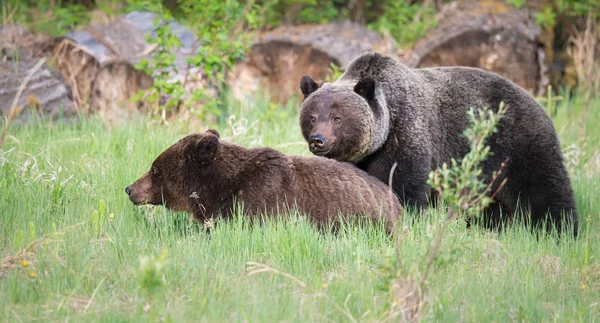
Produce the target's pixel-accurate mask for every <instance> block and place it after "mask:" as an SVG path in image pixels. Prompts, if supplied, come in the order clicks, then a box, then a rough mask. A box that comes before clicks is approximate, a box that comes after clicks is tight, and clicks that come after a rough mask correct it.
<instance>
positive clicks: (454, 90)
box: [299, 53, 578, 235]
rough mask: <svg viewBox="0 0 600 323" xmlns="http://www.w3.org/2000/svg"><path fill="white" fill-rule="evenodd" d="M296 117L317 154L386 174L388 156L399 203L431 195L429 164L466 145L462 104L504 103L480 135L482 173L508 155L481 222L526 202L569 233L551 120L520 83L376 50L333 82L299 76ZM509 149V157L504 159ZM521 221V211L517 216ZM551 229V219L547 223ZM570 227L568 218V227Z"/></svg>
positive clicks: (571, 213) (571, 210)
mask: <svg viewBox="0 0 600 323" xmlns="http://www.w3.org/2000/svg"><path fill="white" fill-rule="evenodd" d="M300 83H301V84H300V88H301V91H302V93H303V95H304V99H303V102H302V105H301V107H300V112H299V119H300V126H301V130H302V135H303V136H304V138H305V139H306V140H307V142H308V143H309V149H310V150H311V151H312V152H313V153H314V154H315V155H319V156H325V157H328V158H332V159H336V160H338V161H345V162H351V163H355V164H357V165H358V167H359V168H361V169H363V170H365V171H367V172H368V173H369V174H371V175H373V176H375V177H377V178H379V179H380V180H382V181H385V182H386V183H387V181H388V176H389V175H390V170H391V168H392V165H393V164H394V163H395V162H397V163H398V166H397V168H396V170H395V172H394V174H393V183H392V186H393V189H394V192H395V193H396V194H397V195H398V196H399V197H400V200H401V202H402V203H403V205H404V206H407V205H408V206H413V207H414V206H416V207H418V208H421V207H423V206H426V205H427V204H428V202H429V200H430V199H431V197H432V192H431V188H430V187H429V186H428V184H427V179H428V174H429V172H430V171H432V170H435V169H436V168H438V167H440V166H442V164H443V163H448V164H449V162H450V160H451V158H455V159H457V160H458V159H460V158H461V157H463V156H464V155H465V154H466V153H468V151H469V145H468V141H467V139H466V138H465V137H464V136H463V135H462V134H463V131H464V130H465V129H466V128H467V127H469V126H470V125H471V124H470V119H469V118H468V115H467V111H468V109H469V108H470V107H473V108H475V109H476V111H477V109H479V108H482V107H488V108H491V109H492V110H493V111H494V112H497V111H498V108H499V104H500V102H501V101H502V102H504V104H505V105H506V112H505V115H504V116H503V118H502V119H501V122H500V125H499V128H498V132H497V133H495V134H493V135H491V136H490V137H489V138H488V141H487V144H488V145H489V146H490V150H491V152H492V155H491V156H490V157H489V158H488V160H487V161H486V162H484V164H483V165H482V166H483V178H484V180H487V181H490V180H491V176H492V172H493V171H496V170H498V169H499V168H500V167H501V165H502V163H503V162H504V161H506V160H508V162H507V163H506V165H505V167H504V169H503V170H502V174H501V176H500V177H499V178H498V179H497V180H496V181H495V182H494V183H495V184H494V186H493V187H492V190H491V192H495V191H496V190H497V189H498V188H499V185H500V183H501V182H502V181H503V180H504V179H505V178H506V179H507V182H506V184H505V186H504V187H503V188H502V189H501V190H500V191H499V192H498V193H497V195H496V196H495V201H496V203H495V204H493V205H492V206H491V207H489V208H488V209H487V210H486V214H485V216H484V217H483V219H484V221H485V222H484V224H485V225H486V226H493V227H498V225H499V224H501V223H503V222H504V219H501V215H500V211H502V214H503V216H504V217H505V218H512V216H513V215H514V214H515V212H516V211H517V210H521V211H524V210H525V207H526V208H527V210H529V211H530V212H531V218H530V219H531V221H532V222H533V223H532V224H533V225H532V226H533V227H536V226H538V225H540V224H543V222H544V220H545V219H546V214H547V212H548V213H549V218H550V219H551V220H553V221H549V222H545V223H546V224H547V225H550V224H552V223H553V224H554V225H556V226H561V225H566V224H567V223H568V222H570V227H571V228H574V229H575V231H574V233H575V235H577V222H578V220H577V212H576V209H575V202H574V198H573V189H572V187H571V183H570V180H569V176H568V173H567V170H566V168H565V166H564V165H563V156H562V153H561V149H560V143H559V140H558V138H557V134H556V131H555V129H554V126H553V124H552V120H551V119H550V118H549V117H548V115H547V114H546V112H545V111H544V109H543V108H542V107H541V106H540V105H539V103H538V102H537V101H536V100H535V99H534V98H533V97H532V96H531V95H530V94H528V93H527V92H525V91H524V90H523V89H521V88H520V87H518V86H517V85H515V84H514V83H512V82H511V81H509V80H507V79H505V78H502V77H501V76H499V75H497V74H495V73H492V72H487V71H484V70H482V69H478V68H470V67H435V68H421V69H412V68H408V67H407V66H405V65H403V64H401V63H400V62H398V61H397V60H395V59H394V58H391V57H387V56H383V55H381V54H379V53H367V54H363V55H361V56H359V57H357V58H355V59H354V60H353V62H351V63H350V64H349V66H348V67H347V69H346V71H345V72H344V73H343V74H342V75H341V76H340V78H339V79H338V80H336V81H335V82H333V83H324V84H322V85H319V84H317V83H316V82H315V81H314V80H313V79H312V78H311V77H310V76H308V75H305V76H304V77H303V78H302V80H301V82H300ZM507 158H508V159H507ZM525 220H527V219H525ZM548 228H550V227H548ZM566 228H568V227H566Z"/></svg>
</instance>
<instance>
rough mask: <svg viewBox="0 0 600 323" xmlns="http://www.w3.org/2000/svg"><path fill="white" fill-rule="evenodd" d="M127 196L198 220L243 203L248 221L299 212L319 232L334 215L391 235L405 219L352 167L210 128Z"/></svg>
mask: <svg viewBox="0 0 600 323" xmlns="http://www.w3.org/2000/svg"><path fill="white" fill-rule="evenodd" d="M125 192H126V193H127V194H128V195H129V198H130V199H131V201H132V202H133V203H134V204H136V205H141V204H146V203H148V204H153V205H165V206H166V207H167V208H169V209H171V210H175V211H186V212H189V213H191V214H193V215H194V217H195V218H196V219H198V220H206V219H211V218H216V217H219V216H223V217H225V218H227V217H230V216H231V215H232V213H233V212H234V211H233V210H234V204H236V202H237V203H240V202H241V203H242V207H243V210H244V212H245V213H246V214H247V215H249V216H251V217H254V216H256V215H261V214H267V215H269V216H276V215H278V214H279V213H282V212H283V213H289V211H290V210H293V209H297V210H299V211H300V212H301V213H303V214H307V215H308V218H310V219H311V220H312V221H313V222H314V223H315V224H317V225H318V227H320V228H324V227H325V226H326V225H327V224H328V223H329V222H331V221H334V220H336V219H338V215H343V216H344V217H346V218H349V217H352V218H356V217H353V215H357V216H358V215H361V214H367V215H368V216H369V218H370V219H371V220H373V221H376V220H378V219H382V220H383V221H382V222H383V223H384V224H385V226H386V230H387V232H388V233H391V231H392V228H393V226H394V223H395V221H396V219H398V217H399V216H400V215H401V213H402V207H401V205H400V203H399V201H398V199H397V198H396V196H395V195H394V194H393V193H392V192H391V190H390V189H389V188H388V186H387V185H385V184H384V183H382V182H381V181H379V180H378V179H376V178H374V177H371V176H369V175H368V174H367V173H366V172H364V171H362V170H360V169H358V168H357V167H355V166H354V165H352V164H349V163H341V162H337V161H335V160H331V159H327V158H323V157H304V156H287V155H284V154H283V153H281V152H279V151H276V150H273V149H270V148H254V149H247V148H244V147H241V146H238V145H235V144H232V143H228V142H224V141H221V140H220V136H219V133H218V132H217V131H216V130H212V129H210V130H208V131H206V132H205V133H197V134H192V135H188V136H186V137H184V138H183V139H181V140H179V141H178V142H176V143H175V144H173V145H172V146H171V147H169V148H168V149H167V150H166V151H164V152H163V153H162V154H160V155H159V156H158V157H157V158H156V160H155V161H154V162H153V163H152V167H151V168H150V171H148V172H147V173H146V174H144V175H143V176H142V177H141V178H140V179H138V180H137V181H136V182H135V183H134V184H133V185H131V186H129V187H127V188H126V189H125Z"/></svg>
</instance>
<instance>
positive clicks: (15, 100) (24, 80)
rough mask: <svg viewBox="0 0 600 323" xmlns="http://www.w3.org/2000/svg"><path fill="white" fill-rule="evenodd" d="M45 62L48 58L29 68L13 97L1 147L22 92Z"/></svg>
mask: <svg viewBox="0 0 600 323" xmlns="http://www.w3.org/2000/svg"><path fill="white" fill-rule="evenodd" d="M45 62H46V58H41V59H40V60H39V61H38V62H37V63H36V64H35V66H33V68H32V69H31V70H29V73H28V74H27V76H25V78H24V79H23V82H21V85H20V86H19V90H18V91H17V94H16V95H15V98H14V99H13V102H12V105H11V107H10V112H9V114H8V120H6V124H5V125H4V129H3V130H2V135H0V148H2V145H3V144H4V138H5V137H6V133H7V132H8V127H10V122H11V120H12V119H13V118H14V116H15V111H16V110H17V103H19V99H20V98H21V94H23V91H24V90H25V87H26V86H27V83H29V80H30V79H31V77H32V76H33V74H34V73H35V72H36V71H37V70H38V69H39V68H40V67H41V66H42V65H43V64H44V63H45Z"/></svg>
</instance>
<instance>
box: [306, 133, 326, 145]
mask: <svg viewBox="0 0 600 323" xmlns="http://www.w3.org/2000/svg"><path fill="white" fill-rule="evenodd" d="M325 141H326V140H325V137H323V136H321V135H313V136H310V137H309V138H308V143H309V144H310V145H311V146H314V147H317V148H323V146H324V145H325Z"/></svg>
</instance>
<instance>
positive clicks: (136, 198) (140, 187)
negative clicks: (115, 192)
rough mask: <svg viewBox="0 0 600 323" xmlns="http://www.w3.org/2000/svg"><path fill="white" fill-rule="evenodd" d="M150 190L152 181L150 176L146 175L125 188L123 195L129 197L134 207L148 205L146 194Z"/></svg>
mask: <svg viewBox="0 0 600 323" xmlns="http://www.w3.org/2000/svg"><path fill="white" fill-rule="evenodd" d="M151 188H152V180H151V178H150V174H149V173H146V174H144V175H143V176H142V177H140V179H138V180H137V181H136V182H135V183H133V184H131V185H129V186H127V187H126V188H125V193H127V195H128V196H129V199H130V200H131V202H133V204H135V205H142V204H146V203H148V202H149V201H148V199H149V196H148V192H150V189H151Z"/></svg>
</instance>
